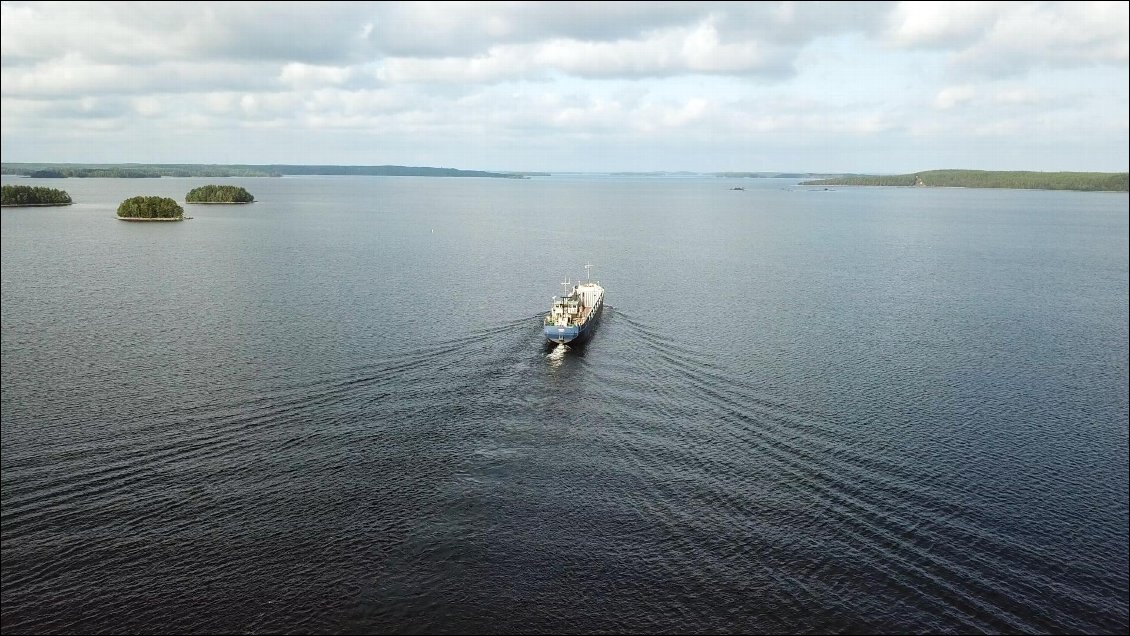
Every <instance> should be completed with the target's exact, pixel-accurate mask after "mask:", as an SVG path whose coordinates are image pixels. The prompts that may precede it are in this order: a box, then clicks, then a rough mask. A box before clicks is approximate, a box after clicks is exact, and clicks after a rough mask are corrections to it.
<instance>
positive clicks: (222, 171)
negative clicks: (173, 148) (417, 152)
mask: <svg viewBox="0 0 1130 636" xmlns="http://www.w3.org/2000/svg"><path fill="white" fill-rule="evenodd" d="M0 174H8V175H21V176H25V177H32V178H48V179H62V178H68V177H103V178H105V177H111V178H115V177H120V178H138V177H209V178H214V177H282V176H287V175H350V176H372V177H488V178H497V179H524V178H526V175H525V174H522V173H516V172H486V171H483V170H457V169H455V168H429V167H423V166H299V165H290V164H265V165H249V164H237V165H222V164H188V163H184V164H180V163H178V164H168V163H155V164H143V163H123V164H81V163H2V164H0Z"/></svg>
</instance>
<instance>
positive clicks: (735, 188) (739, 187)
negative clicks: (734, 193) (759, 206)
mask: <svg viewBox="0 0 1130 636" xmlns="http://www.w3.org/2000/svg"><path fill="white" fill-rule="evenodd" d="M730 189H731V190H745V188H743V187H741V186H734V187H732V188H730Z"/></svg>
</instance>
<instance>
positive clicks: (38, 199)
mask: <svg viewBox="0 0 1130 636" xmlns="http://www.w3.org/2000/svg"><path fill="white" fill-rule="evenodd" d="M70 204H71V195H69V194H67V193H66V192H64V191H62V190H56V189H55V188H41V187H38V186H25V185H6V186H3V187H0V205H11V206H20V205H70Z"/></svg>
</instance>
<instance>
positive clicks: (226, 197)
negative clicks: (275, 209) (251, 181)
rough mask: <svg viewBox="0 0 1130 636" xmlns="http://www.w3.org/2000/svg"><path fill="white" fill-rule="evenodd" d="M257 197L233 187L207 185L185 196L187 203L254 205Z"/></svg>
mask: <svg viewBox="0 0 1130 636" xmlns="http://www.w3.org/2000/svg"><path fill="white" fill-rule="evenodd" d="M254 201H255V197H254V196H252V195H251V193H250V192H248V191H247V190H245V189H243V188H241V187H239V186H232V185H206V186H200V187H199V188H193V189H191V190H189V191H188V194H186V195H184V202H185V203H201V204H207V203H218V204H238V203H253V202H254Z"/></svg>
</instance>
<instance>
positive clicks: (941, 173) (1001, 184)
mask: <svg viewBox="0 0 1130 636" xmlns="http://www.w3.org/2000/svg"><path fill="white" fill-rule="evenodd" d="M1127 175H1128V173H1125V172H1020V171H1016V172H996V171H987V170H927V171H926V172H917V173H913V174H899V175H883V176H876V175H846V176H842V177H836V178H834V179H821V180H819V181H804V182H802V183H801V185H822V186H828V185H863V186H878V185H883V186H913V185H916V180H919V179H920V180H921V182H920V185H924V186H936V187H943V188H1016V189H1022V190H1083V191H1092V192H1094V191H1103V192H1126V191H1127Z"/></svg>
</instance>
